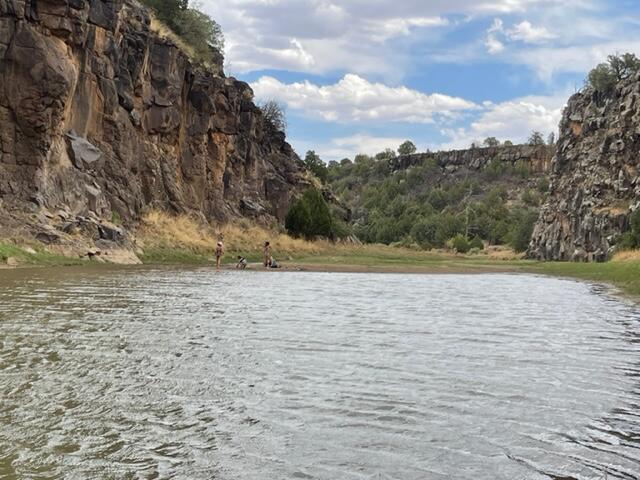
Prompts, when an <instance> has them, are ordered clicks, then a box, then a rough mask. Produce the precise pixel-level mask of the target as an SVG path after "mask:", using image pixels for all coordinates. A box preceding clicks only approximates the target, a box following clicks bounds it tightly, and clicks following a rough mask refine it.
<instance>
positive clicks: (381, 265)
mask: <svg viewBox="0 0 640 480" xmlns="http://www.w3.org/2000/svg"><path fill="white" fill-rule="evenodd" d="M2 245H3V244H2V243H0V247H1V246H2ZM6 245H7V244H5V248H4V253H5V256H9V255H15V253H16V252H18V253H21V255H22V257H21V258H18V260H19V261H18V262H17V263H16V264H13V265H6V264H5V262H2V261H0V272H8V271H11V270H14V269H25V268H36V269H38V268H44V267H49V268H50V267H77V268H86V267H107V268H126V265H119V264H118V263H109V262H104V261H101V260H100V261H98V260H89V259H79V258H77V257H76V258H73V257H65V256H62V255H56V254H52V253H49V252H47V251H46V250H38V251H37V252H36V251H34V253H28V254H27V253H24V252H25V251H24V250H21V249H20V247H17V246H13V245H11V246H9V247H7V246H6ZM1 253H3V251H0V254H1ZM241 253H242V251H241V250H239V249H237V248H234V249H229V251H228V252H227V254H226V255H225V257H226V258H227V259H228V261H227V262H225V263H223V265H222V269H224V270H235V261H234V258H235V256H236V255H239V254H241ZM633 253H634V254H632V255H630V256H628V257H622V258H621V259H614V260H611V261H609V262H606V263H572V262H538V261H533V260H523V259H521V258H519V257H517V256H515V255H511V256H509V257H495V256H492V255H490V254H487V253H484V254H477V255H459V254H452V253H448V252H441V251H439V252H434V251H429V252H427V251H416V250H409V249H403V248H398V247H388V246H380V245H365V246H358V247H354V246H337V247H333V248H318V249H317V250H316V251H315V252H309V251H296V250H295V249H293V250H289V251H286V250H285V251H282V252H281V253H280V254H279V255H278V257H280V258H278V260H279V263H280V264H281V266H282V268H279V269H265V268H264V267H263V266H262V264H261V262H260V261H259V254H257V253H255V252H252V254H250V255H247V259H248V260H249V262H250V263H249V268H248V270H250V271H280V272H322V273H380V274H469V275H470V274H475V275H477V274H494V273H495V274H498V273H505V274H507V273H515V274H517V273H528V274H537V275H544V276H550V277H554V278H567V279H573V280H582V281H586V282H589V283H592V284H599V285H603V286H605V287H606V288H608V289H610V290H612V291H614V292H620V295H618V294H616V296H618V297H620V296H624V297H625V298H626V299H629V300H631V301H633V302H634V303H635V304H638V303H640V255H638V254H637V253H636V252H633ZM7 254H8V255H7ZM0 260H2V258H0ZM140 260H141V261H142V262H141V266H143V267H144V266H147V267H154V266H156V267H159V266H175V267H189V266H191V267H197V266H201V267H210V268H212V269H213V270H215V260H214V259H213V258H212V257H211V255H210V253H209V252H194V251H192V250H187V249H180V248H166V249H161V250H153V249H151V250H147V251H144V252H143V254H142V255H140Z"/></svg>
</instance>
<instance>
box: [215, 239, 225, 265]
mask: <svg viewBox="0 0 640 480" xmlns="http://www.w3.org/2000/svg"><path fill="white" fill-rule="evenodd" d="M222 255H224V245H223V244H222V242H218V244H217V245H216V270H220V264H221V262H222Z"/></svg>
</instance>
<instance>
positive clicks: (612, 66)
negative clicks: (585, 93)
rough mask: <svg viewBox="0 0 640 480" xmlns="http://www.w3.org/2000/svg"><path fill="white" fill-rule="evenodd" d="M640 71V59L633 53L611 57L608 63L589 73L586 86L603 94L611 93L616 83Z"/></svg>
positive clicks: (608, 58)
mask: <svg viewBox="0 0 640 480" xmlns="http://www.w3.org/2000/svg"><path fill="white" fill-rule="evenodd" d="M639 71H640V59H638V58H637V57H636V56H635V55H634V54H633V53H625V54H623V55H609V56H608V57H607V62H606V63H601V64H599V65H597V66H596V67H595V68H594V69H593V70H591V71H590V72H589V75H588V76H587V81H586V84H587V86H590V87H592V88H594V89H595V90H597V91H599V92H603V93H608V92H611V91H612V90H613V89H614V88H615V86H616V83H618V82H619V81H620V80H624V79H625V78H629V77H630V76H631V75H633V74H634V73H637V72H639Z"/></svg>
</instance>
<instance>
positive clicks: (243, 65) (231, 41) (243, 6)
mask: <svg viewBox="0 0 640 480" xmlns="http://www.w3.org/2000/svg"><path fill="white" fill-rule="evenodd" d="M566 1H567V2H571V1H573V0H566ZM589 1H590V0H589ZM550 4H553V0H429V1H424V0H403V1H399V2H389V1H388V0H341V1H340V2H337V1H335V0H308V1H304V2H301V1H299V0H203V2H202V5H203V8H204V9H205V10H206V11H207V12H208V13H209V14H211V15H212V17H213V18H215V19H216V21H218V23H220V25H221V26H222V29H223V31H224V33H225V37H226V39H227V48H226V59H227V68H228V70H229V71H230V73H246V72H249V71H255V70H260V69H287V70H295V71H304V72H312V73H327V72H330V71H336V70H348V71H352V72H356V73H359V74H370V73H377V74H379V75H383V76H385V77H386V78H389V76H394V75H395V78H401V77H402V75H403V73H404V70H405V69H406V68H407V67H408V66H410V65H411V57H412V52H411V50H404V49H398V48H397V45H395V46H394V45H393V42H391V40H393V39H396V38H399V37H407V36H410V35H413V34H414V33H419V32H433V33H429V35H436V36H437V35H438V33H437V32H438V31H441V30H442V29H443V28H453V27H454V26H455V23H456V22H455V21H452V20H451V19H450V18H448V17H449V16H451V15H456V16H462V17H473V16H485V15H491V14H496V13H499V14H509V13H515V12H522V11H524V10H525V9H527V8H529V7H531V6H534V5H550ZM430 38H431V37H430ZM294 39H295V41H296V42H297V43H296V44H295V45H292V43H291V42H292V41H293V40H294ZM389 59H393V62H390V61H389Z"/></svg>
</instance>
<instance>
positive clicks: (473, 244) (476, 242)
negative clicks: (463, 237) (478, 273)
mask: <svg viewBox="0 0 640 480" xmlns="http://www.w3.org/2000/svg"><path fill="white" fill-rule="evenodd" d="M469 247H470V248H475V249H478V250H484V243H483V242H482V239H481V238H480V237H479V236H478V235H476V236H475V237H473V239H471V241H470V242H469Z"/></svg>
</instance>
